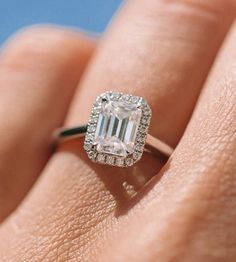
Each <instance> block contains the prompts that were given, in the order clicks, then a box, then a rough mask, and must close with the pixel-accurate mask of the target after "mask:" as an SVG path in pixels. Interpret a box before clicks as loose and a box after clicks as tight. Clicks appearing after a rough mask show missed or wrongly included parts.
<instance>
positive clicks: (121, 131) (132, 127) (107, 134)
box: [94, 101, 142, 157]
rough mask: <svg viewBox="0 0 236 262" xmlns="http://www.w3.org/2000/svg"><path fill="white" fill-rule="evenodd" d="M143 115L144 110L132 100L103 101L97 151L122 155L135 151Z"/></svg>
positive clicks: (95, 143)
mask: <svg viewBox="0 0 236 262" xmlns="http://www.w3.org/2000/svg"><path fill="white" fill-rule="evenodd" d="M141 116H142V110H141V109H140V108H138V106H137V105H136V104H133V103H131V102H126V101H105V102H103V104H102V109H101V111H100V114H99V118H98V122H97V127H96V132H95V140H94V145H96V147H97V151H98V152H99V153H107V154H112V155H116V156H122V157H126V156H127V155H128V154H131V153H133V152H134V142H135V138H136V134H137V131H138V127H139V124H140V119H141Z"/></svg>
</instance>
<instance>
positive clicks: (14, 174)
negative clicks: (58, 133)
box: [0, 27, 92, 221]
mask: <svg viewBox="0 0 236 262" xmlns="http://www.w3.org/2000/svg"><path fill="white" fill-rule="evenodd" d="M91 49H92V42H91V41H90V40H89V39H86V38H85V37H83V36H81V35H80V34H79V33H77V32H72V31H69V30H66V29H59V28H52V27H33V28H30V29H27V30H25V31H24V32H22V33H19V34H17V36H15V37H13V39H11V41H10V42H9V43H8V44H7V45H6V47H5V48H4V50H3V51H2V53H1V56H0V92H1V103H0V121H1V125H0V137H1V146H0V221H1V220H2V219H3V218H5V217H6V216H7V215H8V214H9V213H10V212H11V211H12V210H13V209H14V208H15V207H16V205H17V204H18V203H19V201H20V200H21V199H22V198H23V197H24V196H25V194H26V192H27V191H28V190H29V188H30V187H31V185H32V183H33V182H34V181H35V179H36V177H37V176H38V174H39V172H40V171H41V170H42V168H43V166H44V165H45V163H46V161H47V159H48V157H49V155H50V151H51V148H50V136H51V132H52V130H53V129H54V128H55V127H57V126H59V125H61V124H62V123H63V120H64V116H65V114H66V112H67V108H68V105H69V103H70V99H71V97H72V94H73V92H74V89H75V87H76V85H77V83H78V80H79V78H80V76H81V74H82V72H83V69H84V67H85V64H86V62H87V60H88V57H89V55H90V53H91Z"/></svg>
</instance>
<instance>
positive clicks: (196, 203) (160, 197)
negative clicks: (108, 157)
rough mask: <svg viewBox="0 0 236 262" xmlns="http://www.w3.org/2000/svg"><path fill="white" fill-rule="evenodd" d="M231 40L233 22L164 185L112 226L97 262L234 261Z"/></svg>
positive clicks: (235, 54) (235, 74)
mask: <svg viewBox="0 0 236 262" xmlns="http://www.w3.org/2000/svg"><path fill="white" fill-rule="evenodd" d="M235 45H236V25H234V27H233V29H232V31H231V33H230V34H229V37H228V38H227V41H226V44H225V45H224V47H223V49H222V51H221V53H220V55H219V57H218V59H217V60H216V63H215V66H214V68H213V70H212V72H211V74H210V76H209V79H208V81H207V83H206V85H205V88H204V90H203V92H202V94H201V97H200V99H199V102H198V105H197V107H196V110H195V112H194V115H193V117H192V120H191V122H190V124H189V127H188V129H187V131H186V133H185V135H184V137H183V139H182V140H181V143H180V145H179V146H178V149H177V150H176V152H175V154H174V156H173V158H172V159H171V161H170V165H169V167H168V168H167V169H166V171H165V174H164V176H163V180H162V183H161V184H157V185H156V186H155V188H154V190H153V191H151V192H150V195H149V196H148V197H146V198H144V199H143V202H142V203H141V204H140V205H139V206H138V207H137V209H136V210H133V214H132V215H131V216H130V220H129V223H128V224H127V223H121V224H120V226H119V228H118V229H116V230H117V231H118V232H119V230H120V231H121V234H120V235H119V236H118V237H117V239H116V240H117V241H114V243H113V245H112V247H111V246H110V245H108V247H109V248H108V249H107V250H106V251H107V252H108V253H109V255H107V256H105V257H104V256H102V258H101V261H109V259H111V258H112V261H125V260H126V259H127V258H129V261H157V260H158V261H159V258H161V259H160V260H161V261H172V260H174V261H179V260H180V261H200V260H201V261H235V259H236V250H235V248H234V247H235V246H236V235H235V232H236V220H235V217H236V208H235V203H236V188H235V183H236V103H235V101H236V87H235V83H236V70H235V68H236V67H235V59H236V50H235ZM122 228H123V229H125V230H122ZM127 228H129V230H127ZM140 236H142V239H143V241H142V240H141V239H140ZM111 237H112V236H111ZM113 239H114V238H113ZM131 243H132V244H131ZM103 244H104V243H103ZM130 244H131V245H130ZM127 245H129V249H127ZM134 247H135V250H136V252H133V250H134ZM117 250H119V252H117ZM106 251H104V250H103V252H104V254H106ZM99 261H100V260H99Z"/></svg>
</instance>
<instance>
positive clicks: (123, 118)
mask: <svg viewBox="0 0 236 262" xmlns="http://www.w3.org/2000/svg"><path fill="white" fill-rule="evenodd" d="M151 116H152V111H151V108H150V106H149V105H148V103H147V101H146V100H145V99H144V98H142V97H139V96H134V95H129V94H124V93H121V92H112V91H108V92H105V93H103V94H101V95H99V96H98V97H97V98H96V100H95V102H94V103H93V107H92V111H91V114H90V119H89V122H88V123H87V124H84V125H79V126H76V127H71V128H60V129H58V130H56V132H55V133H54V138H55V139H56V142H60V141H62V140H68V139H77V138H80V137H83V136H85V139H84V150H85V151H86V153H87V155H88V157H89V159H91V160H92V161H93V162H96V163H99V164H106V165H111V166H118V167H130V166H132V165H134V164H135V163H136V162H137V161H138V160H140V159H141V157H142V155H143V152H144V151H147V152H149V153H154V154H155V153H157V152H158V154H159V153H162V154H163V155H165V156H167V157H169V156H170V155H171V154H172V152H173V148H171V147H170V146H169V145H167V144H165V143H164V142H163V141H161V140H159V139H157V138H155V137H153V136H151V135H150V134H148V129H149V125H150V121H151Z"/></svg>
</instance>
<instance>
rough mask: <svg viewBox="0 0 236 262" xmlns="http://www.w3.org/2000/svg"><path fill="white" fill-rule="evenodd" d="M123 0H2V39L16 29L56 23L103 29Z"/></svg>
mask: <svg viewBox="0 0 236 262" xmlns="http://www.w3.org/2000/svg"><path fill="white" fill-rule="evenodd" d="M121 2H122V1H121V0H0V43H2V42H3V41H5V40H6V38H7V37H9V35H11V34H12V33H13V32H14V31H16V30H17V29H19V28H21V27H24V26H27V25H30V24H35V23H36V24H37V23H55V24H60V25H67V26H75V27H80V28H82V29H84V30H88V31H93V32H102V31H103V30H104V28H105V26H106V25H107V23H108V22H109V20H110V18H111V16H112V15H113V13H114V12H115V11H116V9H117V8H118V6H119V5H120V4H121Z"/></svg>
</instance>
